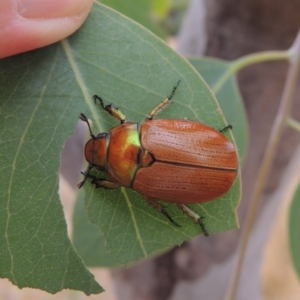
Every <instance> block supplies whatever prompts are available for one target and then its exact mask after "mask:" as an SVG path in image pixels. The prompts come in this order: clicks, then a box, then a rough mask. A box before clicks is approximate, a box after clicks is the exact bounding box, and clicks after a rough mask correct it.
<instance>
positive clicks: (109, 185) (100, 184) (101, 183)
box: [91, 178, 119, 189]
mask: <svg viewBox="0 0 300 300" xmlns="http://www.w3.org/2000/svg"><path fill="white" fill-rule="evenodd" d="M91 183H92V184H95V185H96V188H105V189H116V188H118V187H119V185H118V184H117V183H115V182H112V181H109V180H106V179H102V178H95V179H93V180H92V182H91Z"/></svg>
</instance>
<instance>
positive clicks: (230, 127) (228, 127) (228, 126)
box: [219, 124, 232, 132]
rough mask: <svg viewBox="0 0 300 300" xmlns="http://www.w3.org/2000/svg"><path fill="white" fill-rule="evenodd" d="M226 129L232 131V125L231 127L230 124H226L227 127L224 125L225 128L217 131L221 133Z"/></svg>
mask: <svg viewBox="0 0 300 300" xmlns="http://www.w3.org/2000/svg"><path fill="white" fill-rule="evenodd" d="M227 129H232V125H231V124H228V125H226V126H225V127H223V128H221V129H219V131H220V132H223V131H225V130H227Z"/></svg>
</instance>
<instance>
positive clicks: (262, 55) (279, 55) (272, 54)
mask: <svg viewBox="0 0 300 300" xmlns="http://www.w3.org/2000/svg"><path fill="white" fill-rule="evenodd" d="M291 57H292V53H291V52H290V51H263V52H258V53H254V54H249V55H246V56H243V57H241V58H239V59H236V60H234V61H233V62H231V63H229V68H228V69H227V71H226V72H225V73H224V74H223V75H222V76H221V77H220V79H219V80H218V81H217V83H216V84H215V85H214V86H213V87H212V91H213V92H214V93H215V94H217V93H218V92H219V91H220V89H221V88H222V87H223V85H224V84H225V83H226V81H227V80H228V79H229V78H230V77H231V76H232V75H233V74H235V73H237V72H238V71H240V70H241V69H243V68H245V67H248V66H250V65H253V64H256V63H260V62H265V61H270V60H271V61H272V60H282V59H291Z"/></svg>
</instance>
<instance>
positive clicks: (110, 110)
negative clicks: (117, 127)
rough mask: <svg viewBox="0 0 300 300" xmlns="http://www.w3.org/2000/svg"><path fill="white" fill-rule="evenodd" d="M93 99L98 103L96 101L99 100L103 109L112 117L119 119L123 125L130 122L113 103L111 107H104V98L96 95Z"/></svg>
mask: <svg viewBox="0 0 300 300" xmlns="http://www.w3.org/2000/svg"><path fill="white" fill-rule="evenodd" d="M93 99H94V101H95V102H96V100H98V101H99V103H100V105H101V107H102V108H103V109H104V110H106V111H107V112H108V113H109V114H110V115H112V116H113V117H115V118H117V119H118V120H119V121H120V122H121V124H123V123H126V122H128V120H127V118H126V116H125V115H124V114H123V113H122V112H121V111H120V110H119V108H118V107H115V106H114V104H113V103H111V104H109V105H104V103H103V100H102V98H101V97H99V96H97V95H94V96H93Z"/></svg>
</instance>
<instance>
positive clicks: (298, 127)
mask: <svg viewBox="0 0 300 300" xmlns="http://www.w3.org/2000/svg"><path fill="white" fill-rule="evenodd" d="M287 124H288V125H289V126H290V127H292V128H293V129H295V130H296V131H299V132H300V123H299V122H297V121H296V120H294V119H293V118H291V117H289V118H288V119H287Z"/></svg>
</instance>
